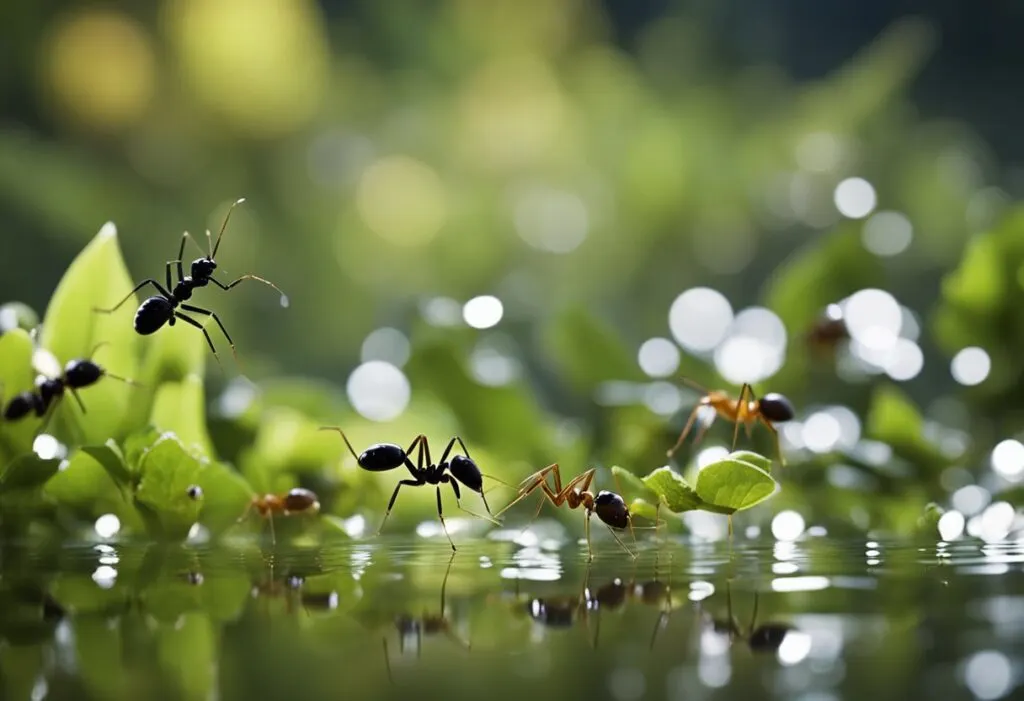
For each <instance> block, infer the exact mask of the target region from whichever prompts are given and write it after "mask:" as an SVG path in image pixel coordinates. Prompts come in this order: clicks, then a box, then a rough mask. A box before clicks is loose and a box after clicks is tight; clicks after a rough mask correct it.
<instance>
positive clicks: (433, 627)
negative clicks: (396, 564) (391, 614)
mask: <svg viewBox="0 0 1024 701" xmlns="http://www.w3.org/2000/svg"><path fill="white" fill-rule="evenodd" d="M454 561H455V553H454V552H453V553H452V556H451V557H450V558H449V559H448V567H447V569H445V572H444V579H443V580H441V609H440V612H438V613H427V614H424V615H422V616H418V617H416V616H410V615H409V614H401V615H399V616H397V617H396V618H395V620H394V624H395V630H396V631H397V632H398V652H399V654H400V655H404V654H405V644H406V641H407V640H408V639H410V638H412V639H415V641H416V656H417V657H419V656H420V654H421V653H422V651H423V636H431V635H437V634H438V633H441V634H443V635H445V636H446V637H447V638H448V639H449V640H452V641H453V642H455V643H456V644H458V645H459V646H460V647H462V648H463V649H464V650H470V649H471V648H472V646H471V644H470V643H469V642H468V641H466V640H463V639H462V638H460V637H459V636H458V635H456V634H455V632H454V631H453V630H452V624H451V621H449V620H448V617H447V616H446V614H445V603H446V602H445V598H446V597H445V590H446V589H447V588H448V577H449V575H450V574H451V572H452V562H454ZM383 644H384V664H385V665H386V666H387V672H388V679H389V680H391V681H392V682H393V681H394V679H393V678H392V675H391V656H390V655H389V654H388V639H387V637H384V640H383Z"/></svg>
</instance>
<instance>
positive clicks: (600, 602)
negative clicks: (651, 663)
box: [587, 564, 673, 650]
mask: <svg viewBox="0 0 1024 701" xmlns="http://www.w3.org/2000/svg"><path fill="white" fill-rule="evenodd" d="M587 596H588V599H589V601H590V604H589V606H588V608H590V609H592V610H595V611H597V612H598V614H599V615H598V616H597V624H596V630H595V632H594V641H593V646H594V647H595V648H596V647H597V641H598V638H599V636H600V634H601V616H600V611H601V610H603V609H608V610H609V611H615V610H618V609H621V608H622V607H623V606H624V605H625V604H626V603H627V602H639V603H642V604H644V605H647V606H658V607H659V608H660V612H659V614H658V619H657V621H656V622H655V625H654V630H653V632H652V633H651V642H650V649H652V650H653V649H654V643H655V641H656V640H657V638H658V633H659V632H661V631H662V630H663V629H664V628H665V626H667V625H668V619H669V616H671V614H672V609H673V604H672V573H671V570H670V571H669V580H668V582H663V581H661V580H660V579H659V578H658V574H657V564H655V575H654V579H652V580H649V581H646V582H637V581H636V577H635V576H634V577H632V578H631V579H630V581H628V582H624V581H623V580H622V579H621V578H619V577H615V578H614V579H612V580H611V581H610V582H608V583H607V584H605V585H604V586H601V587H598V588H597V589H595V590H594V591H593V592H591V591H590V590H589V589H588V590H587Z"/></svg>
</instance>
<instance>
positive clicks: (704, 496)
mask: <svg viewBox="0 0 1024 701" xmlns="http://www.w3.org/2000/svg"><path fill="white" fill-rule="evenodd" d="M777 491H779V483H778V482H776V481H775V480H774V479H773V478H772V476H771V475H769V474H768V473H767V472H765V471H764V470H762V469H761V468H759V467H757V466H755V465H752V464H750V463H749V462H744V461H743V460H736V459H734V458H732V457H727V458H725V459H723V460H719V461H717V462H713V463H711V464H710V465H706V466H705V467H704V468H702V469H701V471H700V472H698V473H697V487H696V492H697V495H698V496H699V497H700V499H701V500H702V501H703V502H704V503H705V504H708V505H714V506H716V507H719V509H721V510H727V511H725V513H732V512H736V511H742V510H744V509H749V508H751V507H753V506H757V505H758V504H760V503H761V502H763V501H765V500H766V499H768V498H770V497H772V496H774V495H775V493H776V492H777ZM709 510H710V509H709Z"/></svg>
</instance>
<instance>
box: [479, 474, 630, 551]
mask: <svg viewBox="0 0 1024 701" xmlns="http://www.w3.org/2000/svg"><path fill="white" fill-rule="evenodd" d="M596 472H597V469H596V468H591V469H589V470H587V471H586V472H584V473H582V474H579V475H577V476H576V477H573V478H572V479H571V480H569V482H568V484H566V485H565V487H563V486H562V476H561V474H560V472H559V467H558V463H553V464H551V465H548V466H547V467H545V468H543V469H540V470H538V471H537V472H535V473H533V474H532V475H530V476H529V477H527V478H526V479H524V480H523V481H522V482H520V486H519V491H518V494H517V495H516V498H515V499H513V500H512V501H510V502H509V503H508V504H507V505H506V506H505V508H503V509H502V510H501V511H499V512H498V513H497V514H495V516H499V515H501V514H502V513H504V512H505V511H506V510H507V509H509V508H511V507H512V506H513V505H515V504H517V503H519V502H520V501H522V500H523V499H525V498H526V497H527V496H529V495H530V494H532V493H533V492H535V491H536V490H537V489H540V490H542V491H543V492H544V496H545V500H546V501H550V502H551V503H552V504H554V505H555V507H560V506H562V505H563V504H566V505H568V507H569V508H570V509H577V508H579V507H581V506H582V507H583V509H584V512H585V516H586V518H585V520H584V524H586V525H585V528H586V533H587V554H588V559H589V560H593V559H594V550H593V548H592V547H591V544H590V517H591V516H593V515H594V514H597V517H598V518H599V519H601V521H602V522H604V524H605V525H606V526H608V530H609V531H611V534H612V535H613V536H614V537H615V540H616V541H618V543H619V545H621V546H622V549H623V550H625V551H626V552H627V553H629V555H630V557H633V558H636V553H634V552H633V551H632V550H630V549H629V548H627V547H626V544H625V543H623V542H622V539H621V538H619V536H618V534H617V533H616V532H615V529H616V528H618V529H625V528H628V529H629V530H630V533H632V534H633V542H634V543H635V542H636V533H635V532H634V531H633V518H632V515H631V514H630V512H629V507H628V506H626V502H625V501H624V500H623V498H622V497H621V496H619V495H618V494H615V493H614V492H608V491H600V492H598V493H597V495H596V496H595V495H594V494H593V493H592V492H591V491H590V483H591V482H592V481H593V480H594V474H595V473H596ZM548 474H553V475H554V481H555V485H554V488H552V487H551V486H549V485H548V481H547V478H548ZM544 503H545V502H544V500H542V501H541V502H540V503H539V504H538V505H537V511H536V512H535V513H534V515H533V519H535V518H537V516H538V515H539V514H540V510H541V509H542V508H543V507H544ZM533 519H530V520H531V522H532V521H533Z"/></svg>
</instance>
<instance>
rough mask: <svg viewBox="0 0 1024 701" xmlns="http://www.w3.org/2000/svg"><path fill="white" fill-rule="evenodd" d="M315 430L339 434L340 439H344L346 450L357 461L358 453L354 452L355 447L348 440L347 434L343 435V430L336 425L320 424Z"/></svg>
mask: <svg viewBox="0 0 1024 701" xmlns="http://www.w3.org/2000/svg"><path fill="white" fill-rule="evenodd" d="M317 430H319V431H336V432H337V433H338V434H339V435H340V436H341V438H342V440H344V441H345V445H347V446H348V452H350V453H352V457H354V458H355V459H356V462H359V455H358V454H357V453H356V451H355V448H353V447H352V444H351V443H349V442H348V436H346V435H345V432H344V431H342V430H341V429H340V428H338V427H337V426H321V427H320V428H319V429H317Z"/></svg>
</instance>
